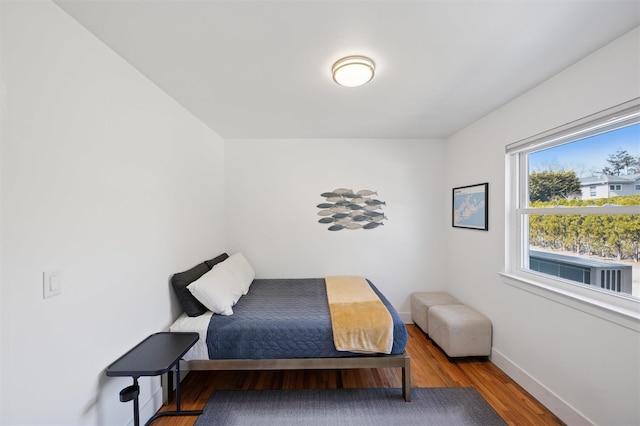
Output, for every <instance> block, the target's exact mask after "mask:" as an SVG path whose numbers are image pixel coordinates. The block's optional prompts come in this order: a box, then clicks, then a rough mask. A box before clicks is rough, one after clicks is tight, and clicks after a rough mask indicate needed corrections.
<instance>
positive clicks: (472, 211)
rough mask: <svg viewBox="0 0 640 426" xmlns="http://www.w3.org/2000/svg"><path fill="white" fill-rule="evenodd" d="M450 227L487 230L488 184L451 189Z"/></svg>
mask: <svg viewBox="0 0 640 426" xmlns="http://www.w3.org/2000/svg"><path fill="white" fill-rule="evenodd" d="M452 226H453V227H454V228H469V229H479V230H481V231H488V230H489V184H488V183H479V184H477V185H469V186H461V187H459V188H453V208H452Z"/></svg>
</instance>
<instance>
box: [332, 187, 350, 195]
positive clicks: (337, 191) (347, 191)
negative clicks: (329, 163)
mask: <svg viewBox="0 0 640 426" xmlns="http://www.w3.org/2000/svg"><path fill="white" fill-rule="evenodd" d="M333 193H334V194H340V195H342V194H351V193H353V189H347V188H337V189H334V190H333Z"/></svg>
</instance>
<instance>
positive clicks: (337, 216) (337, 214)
mask: <svg viewBox="0 0 640 426" xmlns="http://www.w3.org/2000/svg"><path fill="white" fill-rule="evenodd" d="M347 216H349V213H336V214H334V215H333V216H331V217H332V218H334V219H342V218H343V217H347Z"/></svg>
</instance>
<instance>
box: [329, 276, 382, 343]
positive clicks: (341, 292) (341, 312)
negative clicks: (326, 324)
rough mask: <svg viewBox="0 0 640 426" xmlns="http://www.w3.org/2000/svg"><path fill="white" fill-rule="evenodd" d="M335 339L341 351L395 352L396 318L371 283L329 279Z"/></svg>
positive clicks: (357, 279)
mask: <svg viewBox="0 0 640 426" xmlns="http://www.w3.org/2000/svg"><path fill="white" fill-rule="evenodd" d="M325 283H326V286H327V299H328V300H329V311H330V313H331V326H332V328H333V340H334V343H335V345H336V349H337V350H339V351H350V352H361V353H385V354H389V353H391V348H392V346H393V319H392V318H391V314H390V313H389V311H388V310H387V308H386V306H384V304H383V303H382V301H381V300H380V298H379V297H378V295H377V294H376V293H375V292H374V291H373V289H372V288H371V286H369V283H368V282H367V280H365V279H364V278H362V277H352V276H334V277H325Z"/></svg>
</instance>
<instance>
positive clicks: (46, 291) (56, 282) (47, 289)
mask: <svg viewBox="0 0 640 426" xmlns="http://www.w3.org/2000/svg"><path fill="white" fill-rule="evenodd" d="M61 292H62V286H61V282H60V271H45V272H44V273H43V274H42V296H43V298H45V299H46V298H49V297H52V296H57V295H58V294H60V293H61Z"/></svg>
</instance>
